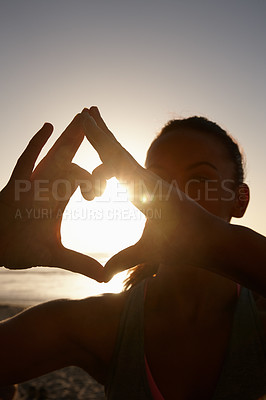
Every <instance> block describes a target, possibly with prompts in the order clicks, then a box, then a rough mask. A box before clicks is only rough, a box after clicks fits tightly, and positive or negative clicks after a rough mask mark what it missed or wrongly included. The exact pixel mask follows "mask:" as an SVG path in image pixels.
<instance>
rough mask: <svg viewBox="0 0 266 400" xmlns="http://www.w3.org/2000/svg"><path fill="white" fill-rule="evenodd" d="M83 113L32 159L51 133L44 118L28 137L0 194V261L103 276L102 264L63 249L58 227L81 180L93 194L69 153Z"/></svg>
mask: <svg viewBox="0 0 266 400" xmlns="http://www.w3.org/2000/svg"><path fill="white" fill-rule="evenodd" d="M86 119H88V116H87V115H86V113H81V114H78V115H77V116H76V117H75V118H74V120H73V121H72V122H71V123H70V125H69V126H68V127H67V128H66V130H65V131H64V132H63V133H62V135H61V136H60V138H59V139H58V140H57V141H56V143H55V144H54V145H53V147H52V148H51V149H50V151H49V152H48V154H47V155H46V157H45V158H44V159H43V160H42V161H41V162H40V163H39V164H38V165H37V167H36V168H35V169H34V164H35V162H36V159H37V157H38V155H39V153H40V151H41V149H42V147H43V146H44V144H45V143H46V142H47V140H48V138H49V137H50V135H51V134H52V131H53V127H52V125H50V124H48V123H46V124H45V125H44V126H43V127H42V128H41V129H40V131H39V132H37V133H36V135H35V136H34V137H33V138H32V139H31V141H30V142H29V144H28V146H27V148H26V149H25V151H24V152H23V154H22V155H21V157H20V158H19V160H18V162H17V164H16V166H15V169H14V171H13V173H12V176H11V178H10V180H9V182H8V184H7V185H6V187H5V188H4V189H3V190H2V191H1V193H0V221H1V227H0V238H1V244H0V262H1V265H3V266H5V267H6V268H10V269H20V268H22V269H23V268H30V267H33V266H52V267H59V268H64V269H68V270H71V271H73V272H79V273H81V274H83V275H86V276H89V277H90V278H93V279H96V280H97V281H100V282H101V281H103V267H102V266H101V265H100V264H99V263H98V262H97V261H96V260H94V259H93V258H90V257H87V256H85V255H83V254H80V253H77V252H75V251H72V250H69V249H66V248H64V246H63V245H62V243H61V235H60V226H61V222H62V216H63V212H64V209H65V207H66V205H67V203H68V201H69V199H70V197H71V196H72V194H73V193H74V191H75V190H76V188H77V187H78V186H79V185H80V186H81V189H82V191H83V193H85V195H86V197H87V198H91V199H92V198H93V197H94V194H93V182H92V176H91V175H90V174H89V173H88V172H87V171H86V170H84V169H82V168H80V167H79V166H78V165H76V164H73V163H72V162H71V161H72V158H73V157H74V154H75V153H76V151H77V149H78V148H79V146H80V144H81V142H82V140H83V138H84V129H83V123H84V120H86Z"/></svg>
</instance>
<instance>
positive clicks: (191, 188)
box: [146, 117, 248, 221]
mask: <svg viewBox="0 0 266 400" xmlns="http://www.w3.org/2000/svg"><path fill="white" fill-rule="evenodd" d="M146 168H147V169H149V170H152V171H153V172H155V173H156V174H157V175H159V176H161V177H162V178H163V179H164V180H167V181H168V182H169V183H175V184H178V187H179V188H180V189H181V190H182V191H184V192H185V193H186V194H187V195H188V196H190V197H192V198H193V199H194V200H195V201H197V202H198V203H199V204H201V205H202V206H203V207H204V208H206V209H207V210H208V211H210V212H211V213H213V214H215V215H217V216H219V217H221V218H223V219H225V220H227V221H229V220H230V219H231V217H232V216H235V217H240V216H242V215H243V213H244V211H245V209H246V205H247V202H246V203H245V204H244V202H243V201H242V202H241V204H240V203H239V197H240V195H241V200H243V198H244V196H243V195H244V194H245V197H246V195H247V194H248V188H247V186H246V185H244V183H243V181H244V167H243V157H242V155H241V152H240V150H239V147H238V145H237V144H236V142H235V141H234V140H233V139H232V138H231V137H230V136H229V135H228V134H227V133H226V131H224V130H223V129H222V128H220V127H219V126H218V125H217V124H215V123H214V122H211V121H209V120H207V119H206V118H203V117H191V118H186V119H178V120H172V121H169V122H168V123H167V124H166V125H165V127H164V128H163V129H162V131H161V132H160V134H159V135H158V136H157V138H156V139H155V140H154V141H153V142H152V144H151V146H150V148H149V150H148V153H147V159H146ZM244 192H245V193H244ZM235 206H237V209H236V207H235ZM240 206H241V210H242V211H240V210H239V207H240Z"/></svg>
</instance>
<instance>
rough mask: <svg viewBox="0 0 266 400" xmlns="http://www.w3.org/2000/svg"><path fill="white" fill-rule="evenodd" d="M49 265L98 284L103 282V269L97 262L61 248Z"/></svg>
mask: <svg viewBox="0 0 266 400" xmlns="http://www.w3.org/2000/svg"><path fill="white" fill-rule="evenodd" d="M51 264H52V265H50V266H53V267H58V268H62V269H66V270H68V271H72V272H76V273H79V274H82V275H85V276H87V277H89V278H91V279H94V280H96V281H98V282H104V281H105V276H104V268H103V266H102V265H101V264H100V263H99V262H98V261H97V260H95V259H94V258H92V257H89V256H85V254H81V253H78V252H76V251H73V250H70V249H66V248H64V247H63V246H62V247H60V249H59V250H58V251H57V253H56V255H55V257H53V260H52V263H51Z"/></svg>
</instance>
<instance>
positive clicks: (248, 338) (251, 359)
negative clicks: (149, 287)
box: [105, 281, 266, 400]
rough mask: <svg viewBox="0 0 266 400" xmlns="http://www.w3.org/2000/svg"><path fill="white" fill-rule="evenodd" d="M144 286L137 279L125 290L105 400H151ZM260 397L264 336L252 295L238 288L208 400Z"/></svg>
mask: <svg viewBox="0 0 266 400" xmlns="http://www.w3.org/2000/svg"><path fill="white" fill-rule="evenodd" d="M144 286H145V281H142V282H140V284H138V285H137V286H135V287H133V288H132V289H131V290H130V292H129V294H128V297H127V300H126V304H125V307H124V309H123V311H122V315H121V319H120V325H119V330H118V335H117V340H116V345H115V349H114V354H113V357H112V361H111V363H110V367H109V371H108V376H107V380H106V385H105V392H106V396H107V399H108V400H153V397H152V394H151V390H150V387H149V382H148V378H147V374H146V366H145V355H144ZM176 382H177V384H178V376H177V377H176ZM192 384H193V382H192ZM265 394H266V341H265V336H264V332H263V329H262V326H261V323H260V320H259V315H258V311H257V308H256V304H255V302H254V299H253V296H252V293H251V292H250V291H249V290H248V289H246V288H242V289H241V293H240V296H239V298H238V301H237V305H236V309H235V312H234V318H233V324H232V331H231V336H230V340H229V345H228V348H227V352H226V355H225V360H224V363H223V366H222V371H221V374H220V377H219V379H218V382H217V385H216V389H215V391H214V394H213V396H212V399H211V400H238V399H239V400H257V399H258V398H259V397H261V396H263V395H265Z"/></svg>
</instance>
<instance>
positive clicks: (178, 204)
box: [85, 107, 266, 296]
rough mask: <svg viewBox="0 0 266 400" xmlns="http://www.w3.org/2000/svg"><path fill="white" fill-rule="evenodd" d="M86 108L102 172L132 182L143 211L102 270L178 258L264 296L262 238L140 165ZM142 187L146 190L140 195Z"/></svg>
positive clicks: (264, 244) (265, 276) (265, 265)
mask: <svg viewBox="0 0 266 400" xmlns="http://www.w3.org/2000/svg"><path fill="white" fill-rule="evenodd" d="M87 113H88V115H90V116H91V117H92V118H91V119H89V118H88V119H86V121H85V135H86V136H87V138H88V140H89V141H90V142H91V144H92V145H93V146H94V148H95V149H96V150H97V152H98V153H99V155H100V158H101V160H102V161H103V164H102V171H103V176H109V175H115V176H116V177H117V178H118V179H122V180H123V182H124V181H128V182H129V183H130V184H132V182H133V184H134V189H135V193H134V194H135V196H134V199H133V202H134V204H135V205H136V206H137V207H138V208H139V209H140V210H141V211H143V212H144V214H146V216H147V223H146V226H145V229H144V232H143V235H142V237H141V239H140V240H139V241H138V242H137V243H136V244H135V245H134V246H131V247H129V248H128V249H125V250H122V251H121V252H120V253H118V254H116V255H115V256H114V257H112V258H111V260H109V261H108V263H107V264H106V266H105V273H106V276H107V277H109V278H110V277H111V276H112V275H113V274H114V273H117V272H119V271H121V270H123V269H126V268H130V267H133V266H135V265H137V264H141V263H157V264H158V263H160V262H161V263H168V264H169V263H171V264H173V265H174V264H176V262H177V260H178V261H179V262H183V263H184V264H185V263H188V264H190V265H194V266H196V267H199V268H205V269H208V270H211V271H213V272H215V273H217V274H219V275H222V276H225V277H227V278H229V279H232V280H234V281H236V282H239V283H240V284H242V285H244V286H246V287H248V288H250V289H253V290H254V291H256V292H258V293H259V294H261V295H263V296H266V238H265V237H264V236H262V235H259V234H258V233H256V232H254V231H252V230H250V229H248V228H245V227H241V226H237V225H231V224H229V223H228V222H225V221H223V220H222V219H220V218H218V217H216V216H214V215H212V214H210V213H209V212H208V211H206V210H205V209H204V208H202V207H201V206H200V205H199V204H197V203H196V202H195V201H193V200H192V199H190V198H189V197H187V196H186V195H185V193H183V192H181V191H180V190H179V189H178V187H171V186H170V185H169V184H168V183H167V182H165V181H163V180H162V179H161V178H160V177H158V176H156V175H155V174H153V173H152V172H150V171H147V170H145V169H144V168H142V167H141V166H140V165H139V164H138V163H137V162H136V161H135V160H134V158H133V157H132V156H131V155H130V154H129V153H128V152H127V151H126V150H125V149H124V148H123V147H122V146H121V145H120V144H119V143H118V142H117V140H116V139H115V138H114V135H113V134H112V133H111V132H110V131H109V130H108V128H107V126H106V125H105V123H104V121H103V120H102V118H101V115H100V113H99V111H98V109H97V108H96V107H92V108H91V109H90V110H87ZM98 171H99V168H98ZM143 187H145V190H146V193H147V192H148V194H149V196H148V198H147V196H146V197H145V201H143V197H142V192H141V189H142V188H143ZM158 188H159V189H160V190H158ZM151 216H152V217H151Z"/></svg>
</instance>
